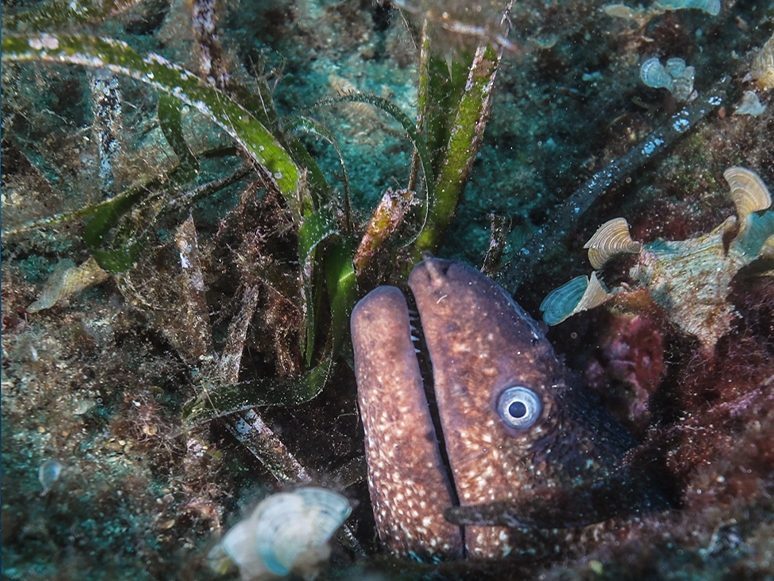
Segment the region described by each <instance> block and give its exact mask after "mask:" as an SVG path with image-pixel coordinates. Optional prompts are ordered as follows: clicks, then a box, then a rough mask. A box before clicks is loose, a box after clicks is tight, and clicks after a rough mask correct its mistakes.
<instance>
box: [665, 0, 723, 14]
mask: <svg viewBox="0 0 774 581" xmlns="http://www.w3.org/2000/svg"><path fill="white" fill-rule="evenodd" d="M658 4H659V5H660V6H661V7H662V8H666V9H667V10H683V9H687V8H698V9H699V10H703V11H704V12H706V13H707V14H711V15H712V16H717V15H718V14H720V0H663V1H662V2H659V3H658Z"/></svg>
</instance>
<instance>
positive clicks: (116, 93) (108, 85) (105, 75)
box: [89, 68, 124, 198]
mask: <svg viewBox="0 0 774 581" xmlns="http://www.w3.org/2000/svg"><path fill="white" fill-rule="evenodd" d="M89 84H90V88H91V114H92V119H93V131H94V138H95V140H96V142H97V155H98V159H99V178H100V190H101V192H102V195H103V196H104V197H106V198H107V197H110V195H111V193H113V191H114V188H115V186H116V184H115V178H116V175H115V172H116V168H115V165H116V163H117V162H118V156H119V155H120V153H121V136H122V135H123V131H124V127H123V119H124V115H123V107H122V99H121V88H120V87H119V85H118V77H117V76H116V75H114V74H113V73H111V72H110V70H108V69H106V68H97V69H94V72H93V73H92V74H91V75H90V78H89Z"/></svg>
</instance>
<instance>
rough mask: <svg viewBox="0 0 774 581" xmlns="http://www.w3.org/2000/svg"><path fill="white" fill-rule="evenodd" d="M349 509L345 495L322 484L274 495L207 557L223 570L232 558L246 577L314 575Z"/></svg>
mask: <svg viewBox="0 0 774 581" xmlns="http://www.w3.org/2000/svg"><path fill="white" fill-rule="evenodd" d="M350 512H352V508H351V507H350V505H349V501H348V500H347V499H346V498H344V497H343V496H341V495H340V494H337V493H335V492H331V491H330V490H326V489H324V488H300V489H298V490H296V491H295V492H283V493H279V494H273V495H271V496H269V497H268V498H266V499H264V500H263V501H262V502H261V503H260V504H259V505H258V506H257V507H256V508H255V510H254V511H253V513H252V514H251V515H250V517H249V518H248V519H246V520H243V521H241V522H240V523H238V524H237V525H236V526H234V527H233V528H232V529H231V530H229V531H228V533H226V535H225V536H224V537H223V540H222V541H221V542H220V544H218V545H217V546H216V547H215V548H214V549H213V550H212V551H211V552H210V554H209V556H208V559H209V561H210V564H211V566H212V567H213V568H214V569H216V570H217V571H221V572H222V571H223V570H224V558H225V557H228V558H230V560H231V561H233V562H234V563H236V564H237V565H238V566H239V570H240V572H241V574H242V579H245V580H247V579H252V580H268V579H277V578H279V577H284V576H286V575H289V574H290V573H291V572H293V573H294V574H297V575H300V576H301V577H303V578H304V579H314V578H315V577H316V575H317V572H318V570H319V568H320V566H321V564H322V563H323V562H324V561H325V560H327V559H328V556H329V555H330V547H329V546H328V540H329V539H330V538H331V536H333V533H335V532H336V530H337V529H338V528H339V527H340V526H341V524H342V523H343V522H344V521H345V520H346V518H347V517H348V516H349V514H350Z"/></svg>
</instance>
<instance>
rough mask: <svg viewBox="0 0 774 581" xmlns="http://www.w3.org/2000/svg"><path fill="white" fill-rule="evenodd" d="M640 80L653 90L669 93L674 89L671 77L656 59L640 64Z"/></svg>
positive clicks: (652, 58)
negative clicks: (665, 90)
mask: <svg viewBox="0 0 774 581" xmlns="http://www.w3.org/2000/svg"><path fill="white" fill-rule="evenodd" d="M640 78H641V79H642V82H643V83H645V84H646V85H647V86H648V87H653V88H655V89H667V90H669V92H670V93H671V92H672V90H673V89H674V80H673V79H672V75H670V74H669V72H668V71H667V70H666V67H665V66H664V65H662V64H661V61H660V60H658V57H655V56H654V57H651V58H649V59H648V60H646V61H645V62H644V63H642V67H640Z"/></svg>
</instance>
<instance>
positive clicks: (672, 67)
mask: <svg viewBox="0 0 774 581" xmlns="http://www.w3.org/2000/svg"><path fill="white" fill-rule="evenodd" d="M665 68H666V70H667V72H668V73H669V76H671V77H672V78H673V79H676V78H677V77H681V76H683V73H684V72H685V60H684V59H681V58H671V59H669V60H668V61H667V62H666V67H665Z"/></svg>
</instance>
